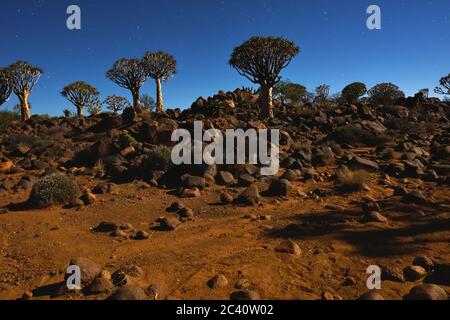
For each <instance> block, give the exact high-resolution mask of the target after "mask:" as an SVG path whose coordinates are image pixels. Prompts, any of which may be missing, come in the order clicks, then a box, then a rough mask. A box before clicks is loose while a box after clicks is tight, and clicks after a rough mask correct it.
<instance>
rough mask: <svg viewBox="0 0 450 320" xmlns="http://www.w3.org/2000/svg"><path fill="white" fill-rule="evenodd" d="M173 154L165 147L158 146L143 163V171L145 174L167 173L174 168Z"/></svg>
mask: <svg viewBox="0 0 450 320" xmlns="http://www.w3.org/2000/svg"><path fill="white" fill-rule="evenodd" d="M171 155H172V153H171V151H170V149H169V148H167V147H165V146H158V147H156V148H155V149H153V150H152V151H151V152H150V153H149V154H148V155H147V157H146V158H145V159H144V160H143V161H142V169H143V170H144V171H145V172H148V171H152V170H161V171H166V170H167V169H169V168H170V167H171V166H172V157H171Z"/></svg>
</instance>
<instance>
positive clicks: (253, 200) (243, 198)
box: [236, 184, 260, 206]
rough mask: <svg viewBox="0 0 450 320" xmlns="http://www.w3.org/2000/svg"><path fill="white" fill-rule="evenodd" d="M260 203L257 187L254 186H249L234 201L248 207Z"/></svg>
mask: <svg viewBox="0 0 450 320" xmlns="http://www.w3.org/2000/svg"><path fill="white" fill-rule="evenodd" d="M259 201H260V195H259V190H258V187H257V186H256V185H255V184H252V185H251V186H249V187H248V188H247V189H246V190H245V191H244V192H242V193H241V194H240V196H239V197H238V198H237V199H236V202H237V203H240V204H245V205H249V206H254V205H257V204H258V203H259Z"/></svg>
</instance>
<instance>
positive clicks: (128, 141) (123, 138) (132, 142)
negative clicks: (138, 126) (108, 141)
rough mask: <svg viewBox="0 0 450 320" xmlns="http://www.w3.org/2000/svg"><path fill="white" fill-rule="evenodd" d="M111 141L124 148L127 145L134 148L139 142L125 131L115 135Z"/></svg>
mask: <svg viewBox="0 0 450 320" xmlns="http://www.w3.org/2000/svg"><path fill="white" fill-rule="evenodd" d="M113 142H114V143H115V144H116V145H117V146H118V147H119V148H120V149H125V148H128V147H134V148H136V147H137V146H138V145H139V143H138V142H137V141H136V139H135V138H133V137H132V136H131V135H130V134H129V133H127V132H125V133H122V134H120V135H119V136H116V137H115V138H114V139H113Z"/></svg>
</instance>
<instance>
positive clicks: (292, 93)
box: [273, 81, 309, 105]
mask: <svg viewBox="0 0 450 320" xmlns="http://www.w3.org/2000/svg"><path fill="white" fill-rule="evenodd" d="M273 94H274V97H275V98H277V99H280V100H281V101H282V102H283V103H292V104H294V105H299V104H301V103H305V102H307V100H308V95H309V94H308V89H307V88H306V87H305V86H303V85H301V84H298V83H293V82H290V81H280V82H279V83H277V84H276V85H275V87H274V88H273Z"/></svg>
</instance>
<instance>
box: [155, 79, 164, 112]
mask: <svg viewBox="0 0 450 320" xmlns="http://www.w3.org/2000/svg"><path fill="white" fill-rule="evenodd" d="M156 112H164V101H163V96H162V86H161V79H159V78H158V79H156Z"/></svg>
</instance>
